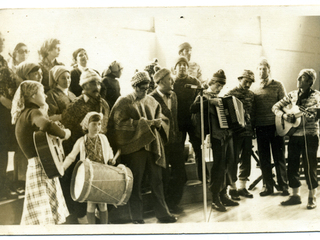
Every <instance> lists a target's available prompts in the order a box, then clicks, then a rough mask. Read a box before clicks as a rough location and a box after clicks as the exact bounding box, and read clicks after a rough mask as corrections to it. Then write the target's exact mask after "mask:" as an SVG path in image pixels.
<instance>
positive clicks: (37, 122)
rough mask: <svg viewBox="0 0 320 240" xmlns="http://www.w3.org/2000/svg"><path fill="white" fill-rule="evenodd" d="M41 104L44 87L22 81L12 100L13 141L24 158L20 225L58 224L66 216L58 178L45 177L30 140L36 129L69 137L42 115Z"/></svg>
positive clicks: (43, 98) (42, 103)
mask: <svg viewBox="0 0 320 240" xmlns="http://www.w3.org/2000/svg"><path fill="white" fill-rule="evenodd" d="M45 103H46V102H45V94H44V88H43V86H42V84H41V83H38V82H35V81H24V82H22V83H21V84H20V86H19V88H18V89H17V91H16V93H15V95H14V98H13V101H12V109H11V116H12V123H13V124H15V125H16V126H15V134H16V138H17V141H18V144H19V146H20V148H21V149H22V151H23V153H24V154H25V156H26V157H27V158H28V169H27V175H26V193H25V199H24V205H23V212H22V217H21V224H22V225H48V224H61V223H64V222H65V221H66V217H67V216H68V215H69V212H68V209H67V206H66V203H65V200H64V197H63V194H62V190H61V186H60V183H59V179H58V177H53V178H51V179H50V178H48V176H47V175H46V173H45V171H44V169H43V166H42V163H41V159H40V158H39V157H38V154H37V151H36V147H35V144H34V141H33V134H34V132H36V131H39V130H41V131H44V132H47V133H48V134H51V135H53V136H57V137H59V138H61V139H68V138H69V137H70V136H71V132H70V130H69V129H61V128H60V127H59V126H58V125H56V124H55V123H54V122H52V121H50V120H49V119H48V118H47V117H46V116H44V115H43V114H42V112H41V111H40V110H39V108H40V107H41V106H43V105H45Z"/></svg>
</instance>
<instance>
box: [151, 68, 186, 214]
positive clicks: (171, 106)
mask: <svg viewBox="0 0 320 240" xmlns="http://www.w3.org/2000/svg"><path fill="white" fill-rule="evenodd" d="M153 79H154V82H155V83H156V84H157V88H156V89H155V90H154V91H153V92H151V93H150V96H152V97H154V98H155V99H156V100H157V101H158V102H159V104H160V106H161V111H162V113H163V115H165V116H166V117H167V118H168V119H169V121H170V130H169V140H168V142H167V144H166V145H165V147H164V150H165V155H166V164H167V167H166V168H165V169H163V172H164V174H163V184H164V192H165V197H166V202H167V205H168V207H169V210H170V212H172V213H181V212H182V211H183V209H182V208H181V207H179V206H178V204H179V202H180V200H181V198H182V194H183V188H184V184H185V182H186V170H185V162H184V158H183V148H182V146H181V137H182V135H181V132H180V131H179V128H178V118H177V110H178V101H177V96H176V94H175V93H174V92H173V91H172V90H173V79H172V76H171V71H170V70H169V69H167V68H162V69H160V70H159V71H157V72H156V73H155V75H154V78H153ZM169 164H170V165H171V171H170V169H169Z"/></svg>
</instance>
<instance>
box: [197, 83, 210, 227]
mask: <svg viewBox="0 0 320 240" xmlns="http://www.w3.org/2000/svg"><path fill="white" fill-rule="evenodd" d="M203 90H204V89H203V88H201V89H200V93H199V96H200V117H201V118H200V120H201V153H202V154H201V161H202V187H203V211H204V219H205V222H208V218H207V176H206V160H205V143H204V117H203V115H204V114H203Z"/></svg>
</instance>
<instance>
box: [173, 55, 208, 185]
mask: <svg viewBox="0 0 320 240" xmlns="http://www.w3.org/2000/svg"><path fill="white" fill-rule="evenodd" d="M174 69H175V70H176V71H177V74H176V78H175V81H174V85H173V91H174V92H175V93H176V95H177V98H178V126H179V130H180V131H181V132H182V139H181V145H182V147H183V148H184V144H185V141H186V137H187V133H188V135H189V139H190V142H191V144H192V147H193V150H194V152H195V160H196V162H197V164H198V165H197V166H198V177H199V180H200V181H202V161H201V155H202V154H201V139H200V136H197V135H196V132H195V127H194V126H193V124H192V121H191V112H190V106H191V104H192V103H193V102H194V100H195V98H196V96H197V94H198V91H197V90H196V89H194V88H186V87H185V85H186V84H191V85H193V86H198V87H200V86H201V85H200V82H199V81H198V80H197V79H196V78H194V77H192V76H190V75H189V74H188V69H189V63H188V60H187V59H186V58H185V57H179V58H178V59H177V61H176V64H175V66H174Z"/></svg>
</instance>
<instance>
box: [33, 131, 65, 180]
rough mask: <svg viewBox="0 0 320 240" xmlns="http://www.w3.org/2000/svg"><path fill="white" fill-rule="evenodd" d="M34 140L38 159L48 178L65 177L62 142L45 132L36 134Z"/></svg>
mask: <svg viewBox="0 0 320 240" xmlns="http://www.w3.org/2000/svg"><path fill="white" fill-rule="evenodd" d="M33 140H34V145H35V147H36V150H37V153H38V157H39V158H40V161H41V163H42V166H43V168H44V171H45V172H46V174H47V176H48V178H54V177H61V176H63V174H64V169H63V160H64V159H65V155H64V150H63V147H62V140H61V139H60V138H59V137H56V136H52V135H50V134H47V133H46V132H43V131H37V132H34V134H33Z"/></svg>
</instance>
